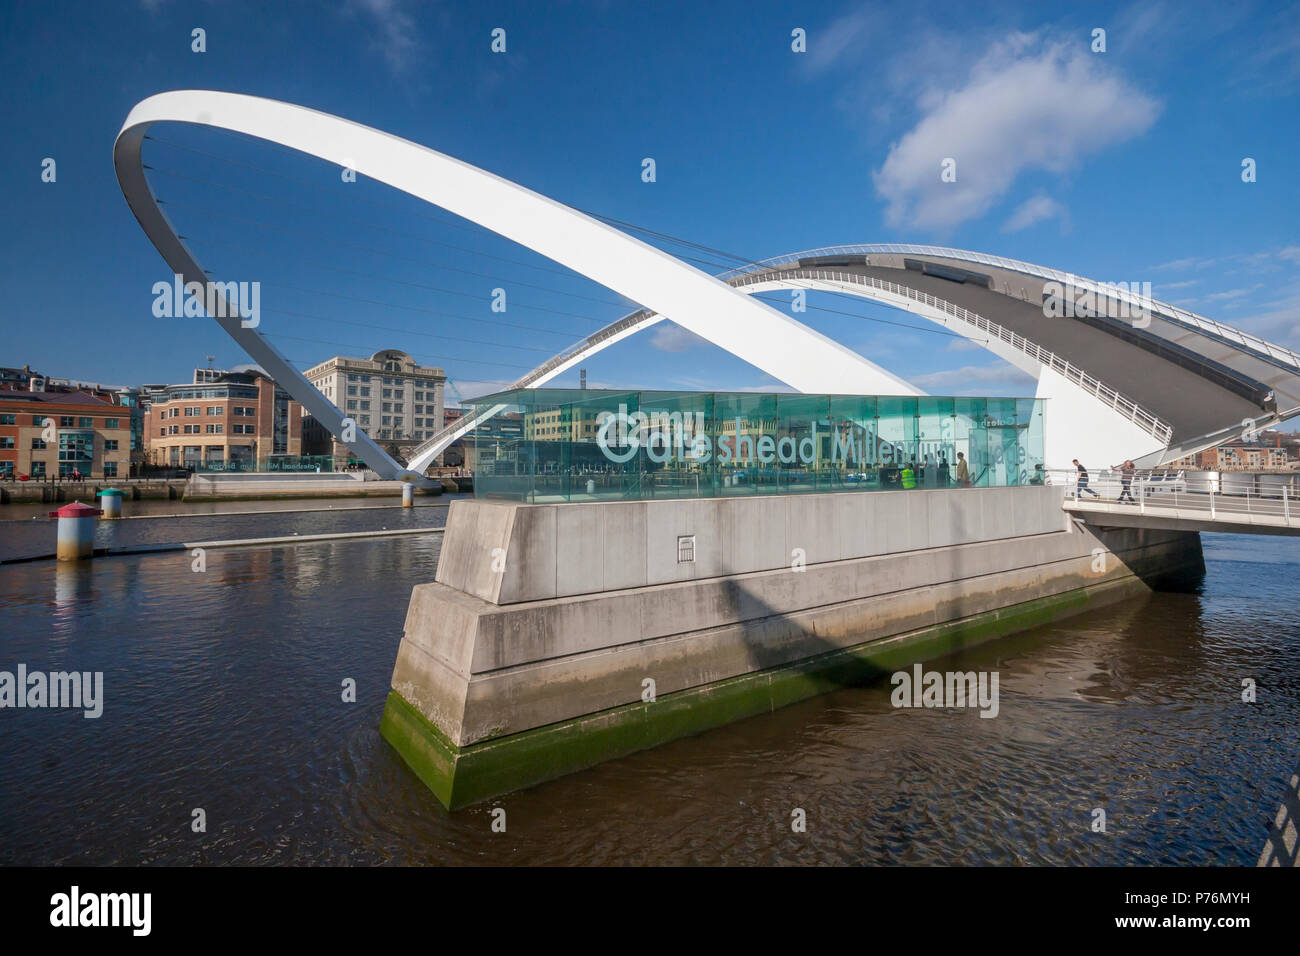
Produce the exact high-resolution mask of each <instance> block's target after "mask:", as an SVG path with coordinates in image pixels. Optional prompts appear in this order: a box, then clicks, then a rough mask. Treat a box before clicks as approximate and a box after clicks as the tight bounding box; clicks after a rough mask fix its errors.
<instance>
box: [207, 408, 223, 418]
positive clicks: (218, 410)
mask: <svg viewBox="0 0 1300 956" xmlns="http://www.w3.org/2000/svg"><path fill="white" fill-rule="evenodd" d="M223 412H224V409H222V407H221V406H220V405H209V406H208V414H209V415H211V416H213V417H214V418H215V417H216V416H217V415H221V414H223Z"/></svg>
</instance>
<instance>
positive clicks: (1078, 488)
mask: <svg viewBox="0 0 1300 956" xmlns="http://www.w3.org/2000/svg"><path fill="white" fill-rule="evenodd" d="M1074 468H1075V470H1076V471H1077V472H1078V473H1079V483H1078V484H1077V485H1075V486H1074V496H1075V497H1076V498H1078V497H1079V496H1080V495H1081V494H1082V493H1083V492H1085V491H1086V492H1088V494H1090V495H1092V496H1093V497H1094V498H1100V497H1101V495H1099V494H1097V492H1095V491H1093V490H1092V489H1091V488H1089V487H1088V469H1087V468H1084V467H1083V465H1081V464H1079V459H1077V458H1076V459H1074Z"/></svg>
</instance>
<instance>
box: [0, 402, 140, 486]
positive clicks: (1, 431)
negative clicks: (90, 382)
mask: <svg viewBox="0 0 1300 956" xmlns="http://www.w3.org/2000/svg"><path fill="white" fill-rule="evenodd" d="M130 425H131V420H130V409H129V408H123V407H121V406H118V405H114V404H112V403H110V402H106V401H104V400H103V399H101V398H97V397H95V396H93V395H88V394H86V393H84V392H18V391H12V390H0V478H4V479H9V478H19V477H21V476H23V475H26V476H28V477H29V478H31V479H34V480H39V479H43V478H53V477H56V476H63V477H70V476H72V475H81V476H83V477H89V478H125V477H127V475H128V473H129V471H130V445H131V428H130Z"/></svg>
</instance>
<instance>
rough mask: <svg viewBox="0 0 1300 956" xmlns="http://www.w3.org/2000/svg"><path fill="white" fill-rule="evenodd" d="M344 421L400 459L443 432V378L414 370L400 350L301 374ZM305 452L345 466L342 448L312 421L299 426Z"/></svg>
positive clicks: (427, 369)
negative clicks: (304, 441) (339, 412)
mask: <svg viewBox="0 0 1300 956" xmlns="http://www.w3.org/2000/svg"><path fill="white" fill-rule="evenodd" d="M303 374H304V375H305V376H306V378H307V381H309V382H311V384H312V385H314V386H316V388H317V389H318V390H319V391H320V393H321V394H322V395H324V396H325V397H326V398H327V399H329V400H330V401H331V402H333V403H334V405H335V407H336V408H338V409H339V411H341V412H342V413H343V414H344V416H346V417H347V418H350V419H352V420H353V421H355V422H356V426H357V430H358V432H363V433H365V434H366V435H369V436H370V437H371V438H372V439H374V440H375V441H377V442H379V443H380V445H381V446H383V447H384V448H386V449H388V450H389V453H390V454H394V455H396V456H398V457H403V458H404V457H405V456H406V455H407V453H408V452H410V451H411V450H413V449H414V448H415V447H416V446H417V445H419V444H420V443H421V442H423V441H425V440H427V439H429V438H432V437H433V435H434V433H436V432H438V431H439V430H440V429H441V428H442V426H443V413H444V412H443V388H444V386H445V384H446V381H447V376H446V374H445V373H444V372H443V370H442V369H440V368H435V367H433V366H428V365H419V364H417V363H416V361H415V359H413V358H411V356H410V355H408V354H407V353H405V352H403V351H401V350H400V349H383V350H382V351H379V352H376V353H375V354H374V355H372V356H370V358H368V359H365V358H350V357H348V356H345V355H335V356H334V357H333V358H329V359H326V360H325V361H324V362H321V363H320V364H319V365H315V366H313V367H311V368H309V369H308V370H307V371H306V372H304V373H303ZM304 437H305V439H306V441H307V444H308V447H309V448H310V449H311V450H312V451H313V452H315V453H317V454H322V455H333V456H334V458H335V460H336V461H343V460H346V458H347V456H348V448H347V446H346V445H344V444H343V443H342V442H341V441H339V440H338V438H337V436H333V435H330V434H329V432H328V431H326V430H325V428H324V427H322V426H321V424H320V423H319V422H317V421H315V420H314V419H312V418H310V417H309V418H308V420H307V422H306V423H305V424H304Z"/></svg>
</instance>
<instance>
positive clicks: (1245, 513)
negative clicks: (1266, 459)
mask: <svg viewBox="0 0 1300 956" xmlns="http://www.w3.org/2000/svg"><path fill="white" fill-rule="evenodd" d="M1133 499H1134V500H1133V501H1132V502H1127V501H1126V502H1119V501H1117V500H1116V499H1115V498H1114V497H1105V496H1103V497H1099V498H1091V497H1089V496H1088V495H1087V493H1086V492H1084V493H1083V495H1082V497H1078V492H1077V491H1076V490H1075V489H1067V492H1066V497H1065V503H1064V505H1063V507H1064V508H1065V510H1066V511H1068V512H1069V513H1070V514H1072V515H1075V516H1076V517H1080V518H1083V519H1084V520H1085V521H1087V523H1088V524H1090V525H1095V526H1097V527H1103V528H1166V529H1169V530H1173V531H1223V532H1229V533H1234V534H1282V535H1296V536H1300V506H1298V505H1300V502H1297V501H1295V500H1294V499H1293V498H1291V497H1290V496H1288V495H1283V496H1281V497H1276V498H1273V497H1262V496H1254V495H1231V494H1218V493H1215V492H1205V491H1169V490H1161V491H1156V492H1151V493H1146V492H1145V491H1144V488H1143V487H1142V486H1141V484H1140V483H1138V482H1135V483H1134V488H1133Z"/></svg>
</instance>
